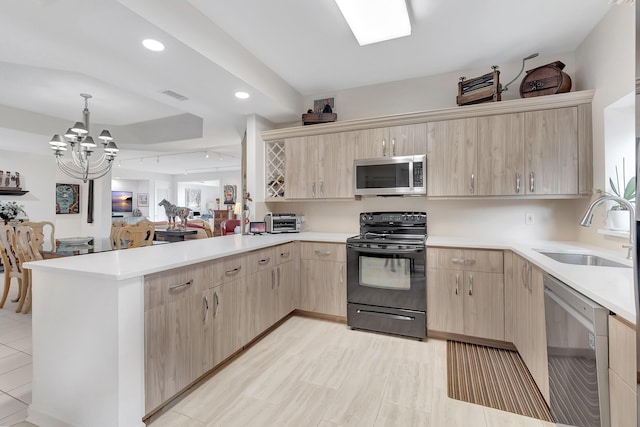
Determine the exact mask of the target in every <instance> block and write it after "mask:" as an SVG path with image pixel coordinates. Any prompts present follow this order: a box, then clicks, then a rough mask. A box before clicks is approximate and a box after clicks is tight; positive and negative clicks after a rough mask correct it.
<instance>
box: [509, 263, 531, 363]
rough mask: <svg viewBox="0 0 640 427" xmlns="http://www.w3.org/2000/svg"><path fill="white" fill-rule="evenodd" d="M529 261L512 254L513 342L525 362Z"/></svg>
mask: <svg viewBox="0 0 640 427" xmlns="http://www.w3.org/2000/svg"><path fill="white" fill-rule="evenodd" d="M528 267H529V263H528V262H527V261H526V260H525V259H524V258H522V257H520V256H518V255H515V254H514V255H513V290H512V291H513V306H514V308H513V319H512V321H513V343H514V345H515V346H516V348H517V349H518V352H519V353H520V355H521V356H522V359H523V360H524V362H525V363H527V357H528V352H529V288H528V286H527V280H528V277H529V271H528Z"/></svg>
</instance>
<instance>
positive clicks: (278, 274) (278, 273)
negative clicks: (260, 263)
mask: <svg viewBox="0 0 640 427" xmlns="http://www.w3.org/2000/svg"><path fill="white" fill-rule="evenodd" d="M277 277H278V280H277V282H278V288H280V266H278V272H277Z"/></svg>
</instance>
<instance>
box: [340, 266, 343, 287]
mask: <svg viewBox="0 0 640 427" xmlns="http://www.w3.org/2000/svg"><path fill="white" fill-rule="evenodd" d="M343 274H344V265H343V264H340V283H344V277H343Z"/></svg>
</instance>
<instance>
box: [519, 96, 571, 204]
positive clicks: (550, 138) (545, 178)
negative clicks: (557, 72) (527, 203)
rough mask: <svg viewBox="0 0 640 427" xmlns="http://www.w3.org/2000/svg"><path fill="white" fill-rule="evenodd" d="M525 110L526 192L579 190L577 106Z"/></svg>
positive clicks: (545, 192) (559, 192)
mask: <svg viewBox="0 0 640 427" xmlns="http://www.w3.org/2000/svg"><path fill="white" fill-rule="evenodd" d="M523 114H524V118H525V167H526V173H527V176H526V177H525V178H526V186H525V187H526V193H527V194H577V193H578V131H577V126H578V110H577V108H576V107H568V108H557V109H553V110H542V111H531V112H526V113H523Z"/></svg>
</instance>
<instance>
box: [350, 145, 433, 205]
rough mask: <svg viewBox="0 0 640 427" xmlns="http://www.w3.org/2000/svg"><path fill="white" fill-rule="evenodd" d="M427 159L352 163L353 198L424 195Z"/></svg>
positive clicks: (407, 157) (415, 157)
mask: <svg viewBox="0 0 640 427" xmlns="http://www.w3.org/2000/svg"><path fill="white" fill-rule="evenodd" d="M426 170H427V156H425V155H424V154H422V155H418V156H397V157H380V158H377V159H357V160H354V162H353V186H354V187H353V189H354V194H355V195H356V196H403V195H424V194H427V186H426V179H425V175H426Z"/></svg>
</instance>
